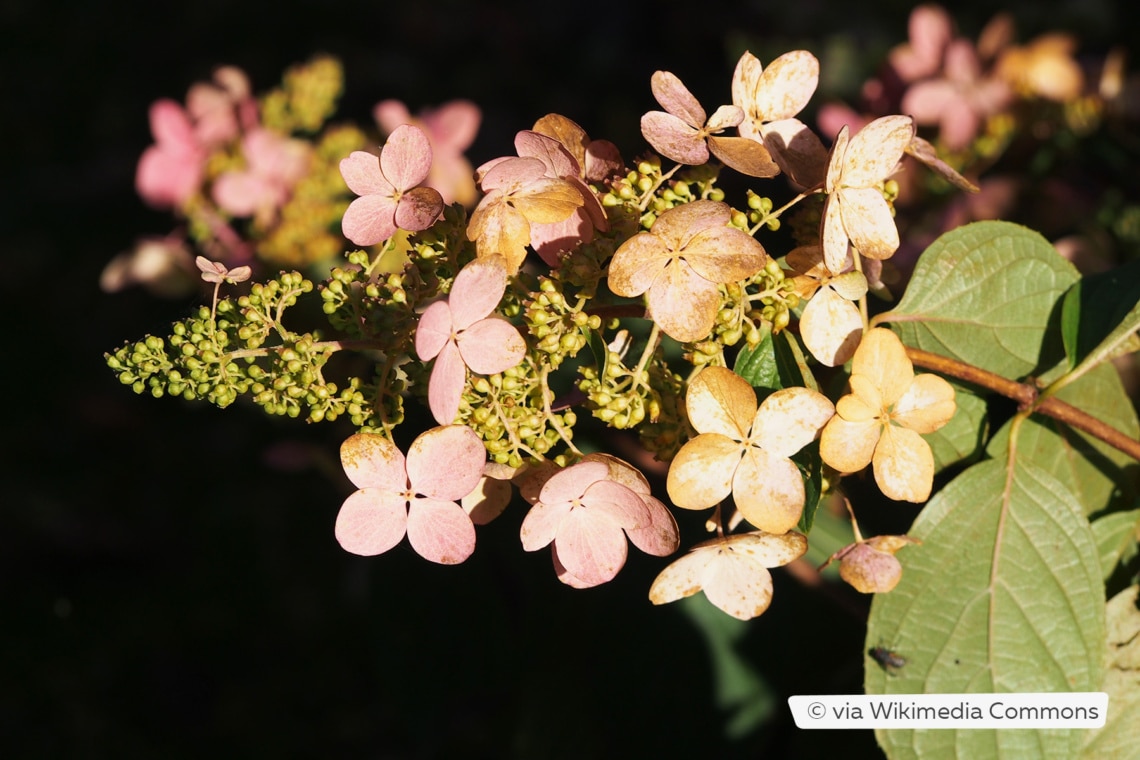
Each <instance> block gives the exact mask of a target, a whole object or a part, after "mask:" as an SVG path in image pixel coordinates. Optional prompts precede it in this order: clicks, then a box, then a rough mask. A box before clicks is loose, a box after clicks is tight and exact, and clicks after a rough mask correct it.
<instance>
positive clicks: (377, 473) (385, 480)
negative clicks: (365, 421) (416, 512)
mask: <svg viewBox="0 0 1140 760" xmlns="http://www.w3.org/2000/svg"><path fill="white" fill-rule="evenodd" d="M340 462H341V465H342V466H343V467H344V474H345V475H347V476H348V479H349V480H351V481H352V484H353V485H354V486H356V487H357V488H382V489H387V490H389V491H403V490H404V489H405V488H407V486H408V475H407V471H406V470H405V460H404V454H403V452H401V451H400V450H399V449H398V448H396V444H394V443H392V442H391V441H390V440H388V439H387V438H385V437H384V436H382V435H377V434H376V433H356V434H355V435H351V436H349V437H348V438H347V439H345V441H344V443H342V444H341V445H340Z"/></svg>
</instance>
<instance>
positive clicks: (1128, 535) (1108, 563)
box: [1092, 509, 1140, 580]
mask: <svg viewBox="0 0 1140 760" xmlns="http://www.w3.org/2000/svg"><path fill="white" fill-rule="evenodd" d="M1092 530H1093V536H1094V537H1095V538H1096V548H1097V552H1098V553H1099V554H1100V569H1101V571H1102V572H1103V573H1104V577H1105V580H1107V579H1108V578H1109V577H1110V576H1111V575H1112V573H1113V571H1114V570H1116V566H1117V565H1119V564H1120V563H1121V562H1127V561H1128V560H1130V559H1131V558H1132V557H1134V556H1136V544H1137V541H1138V540H1140V509H1133V510H1131V511H1129V512H1112V513H1110V514H1107V515H1105V516H1103V517H1100V518H1098V519H1096V520H1094V521H1093V524H1092Z"/></svg>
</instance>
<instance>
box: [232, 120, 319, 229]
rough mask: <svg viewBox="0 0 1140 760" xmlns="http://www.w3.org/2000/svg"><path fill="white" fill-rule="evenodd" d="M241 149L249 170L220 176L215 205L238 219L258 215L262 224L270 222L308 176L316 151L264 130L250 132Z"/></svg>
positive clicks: (303, 144)
mask: <svg viewBox="0 0 1140 760" xmlns="http://www.w3.org/2000/svg"><path fill="white" fill-rule="evenodd" d="M241 148H242V154H243V155H244V156H245V160H246V168H245V169H241V170H235V171H227V172H223V173H222V174H221V175H219V176H218V178H217V180H215V181H214V187H213V197H214V202H215V203H217V204H218V208H220V209H222V210H223V211H226V212H228V213H230V214H232V215H234V216H254V215H256V216H257V218H258V221H261V222H270V221H272V219H273V218H274V217H275V216H276V213H277V209H279V208H281V206H283V205H285V202H286V201H287V200H289V196H290V194H291V193H292V190H293V186H294V185H296V184H297V182H298V181H299V180H300V179H301V178H303V177H304V176H305V175H306V174H307V173H308V171H309V164H310V160H311V157H312V148H311V146H310V145H309V144H308V143H306V142H304V141H302V140H295V139H292V138H289V137H284V136H283V135H279V134H277V133H276V132H271V131H270V130H268V129H263V128H261V127H257V128H254V129H253V130H251V131H249V132H246V134H245V136H244V137H242V140H241Z"/></svg>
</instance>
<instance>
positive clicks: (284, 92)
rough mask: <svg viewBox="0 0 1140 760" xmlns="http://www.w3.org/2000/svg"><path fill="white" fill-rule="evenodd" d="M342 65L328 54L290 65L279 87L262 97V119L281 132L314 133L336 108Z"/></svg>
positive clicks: (342, 80)
mask: <svg viewBox="0 0 1140 760" xmlns="http://www.w3.org/2000/svg"><path fill="white" fill-rule="evenodd" d="M343 90H344V68H343V67H342V66H341V64H340V62H339V61H338V60H337V59H335V58H333V57H331V56H327V55H322V56H317V57H315V58H313V60H311V61H309V62H307V63H303V64H300V65H297V66H292V67H290V68H289V69H288V70H287V71H286V72H285V77H284V81H283V82H282V86H281V87H278V88H275V89H273V90H270V91H269V92H268V93H266V95H265V96H264V97H263V98H262V99H261V104H260V105H261V107H260V112H261V122H262V124H264V125H265V126H266V127H268V128H270V129H273V130H275V131H278V132H281V133H282V134H289V133H292V132H316V131H317V130H319V129H320V128H321V125H322V124H324V123H325V120H326V119H328V118H329V117H330V116H332V115H333V113H334V112H335V111H336V104H337V100H338V99H339V98H340V95H341V92H342V91H343Z"/></svg>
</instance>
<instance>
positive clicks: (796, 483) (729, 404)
mask: <svg viewBox="0 0 1140 760" xmlns="http://www.w3.org/2000/svg"><path fill="white" fill-rule="evenodd" d="M685 411H686V414H687V415H688V417H689V422H690V423H691V424H692V426H693V428H694V429H695V430H696V431H697V432H698V433H699V434H700V435H698V436H696V437H695V438H693V439H692V440H690V441H689V442H688V443H686V444H685V445H684V446H682V447H681V450H680V451H679V452H677V456H676V457H675V458H674V459H673V462H672V464H671V465H670V467H669V476H668V480H667V482H666V487H667V489H668V491H669V498H671V499H672V500H673V503H674V504H676V505H677V506H678V507H681V508H683V509H707V508H708V507H712V506H714V505H716V504H718V503H719V502H721V501H722V500H724V499H726V498H728V495H729V494H732V497H733V500H734V501H735V502H736V508H737V509H738V510H739V511H740V513H741V514H742V515H744V519H745V520H747V521H748V522H750V523H752V524H753V525H755V526H756V527H757V528H759V529H760V530H763V531H765V532H767V533H774V534H780V533H786V532H787V531H789V530H791V529H792V528H794V527H795V525H796V523H798V522H799V519H800V515H801V514H802V513H803V509H804V502H805V498H806V494H805V491H804V480H803V476H802V475H801V474H800V471H799V468H797V467H796V465H795V463H794V462H792V460H791V459H790V458H789V457H790V456H791V455H792V454H795V453H796V452H797V451H799V450H800V449H802V448H803V447H804V446H806V445H807V444H809V443H811V442H812V441H813V440H814V439H815V438H816V436H818V435H819V431H820V429H821V428H822V427H823V426H824V424H825V423H826V422H827V421H828V420H829V419H831V416H832V414H834V412H835V409H834V407H833V406H832V405H831V402H830V401H829V400H828V399H827V397H826V396H824V395H823V394H822V393H819V392H817V391H813V390H811V389H809V388H784V389H782V390H778V391H776V392H775V393H773V394H772V395H771V396H769V397H768V398H766V399H764V403H762V404H760V405H759V407H757V404H756V392H755V391H754V390H752V386H750V385H749V384H748V382H747V381H746V380H744V378H742V377H741V376H740V375H737V374H736V373H735V372H733V371H732V370H730V369H726V368H724V367H707V368H705V369H704V370H701V373H700V374H698V375H697V376H696V377H695V378H694V379H693V381H692V382H691V383H689V389H688V391H687V392H686V394H685Z"/></svg>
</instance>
